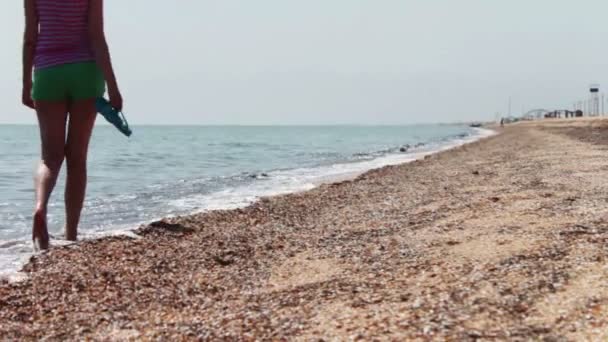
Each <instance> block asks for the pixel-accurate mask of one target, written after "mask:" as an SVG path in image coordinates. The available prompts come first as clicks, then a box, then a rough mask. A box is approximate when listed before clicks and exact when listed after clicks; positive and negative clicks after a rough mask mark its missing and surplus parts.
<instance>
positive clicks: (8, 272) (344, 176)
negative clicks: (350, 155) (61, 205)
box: [0, 128, 496, 282]
mask: <svg viewBox="0 0 608 342" xmlns="http://www.w3.org/2000/svg"><path fill="white" fill-rule="evenodd" d="M472 131H473V132H475V134H473V135H469V136H466V137H461V138H454V139H451V140H446V141H444V142H442V143H437V146H434V147H431V148H430V149H422V150H414V151H409V152H407V153H392V154H387V155H385V156H381V157H376V158H374V159H370V160H364V161H352V162H345V163H338V164H332V165H328V166H325V167H328V168H334V167H345V166H352V167H354V169H357V170H356V171H346V170H343V171H341V172H339V173H335V174H328V175H323V176H316V177H314V178H311V179H310V180H309V181H310V186H305V185H302V184H301V185H300V186H293V187H292V189H290V190H267V191H266V192H265V193H261V194H256V195H255V198H253V199H252V198H251V197H250V196H244V197H243V198H242V199H240V200H237V201H235V203H234V204H226V203H224V205H222V206H211V207H208V208H203V209H196V210H192V211H190V212H188V213H184V214H180V215H175V216H168V217H156V218H152V219H149V220H146V221H143V222H140V223H136V224H131V225H128V228H126V227H124V228H112V229H106V230H105V231H98V232H88V233H85V234H84V235H83V236H82V237H81V239H80V240H79V241H78V242H75V243H74V242H69V241H65V240H63V239H52V240H51V244H52V245H53V247H64V246H68V245H78V244H79V243H80V242H81V241H90V240H97V239H104V238H113V237H117V236H126V237H131V238H136V237H135V236H136V231H137V230H138V229H140V228H141V227H142V226H147V225H150V224H152V223H154V222H156V221H162V220H163V219H167V218H174V217H184V216H189V215H196V214H200V213H205V212H209V211H213V210H235V209H242V208H245V207H247V206H250V205H253V204H254V203H255V202H258V201H259V200H260V199H262V198H267V197H274V196H283V195H288V194H293V193H300V192H306V191H309V190H312V189H314V188H316V187H318V186H321V185H324V184H332V183H339V182H343V181H347V180H353V179H355V178H357V177H358V176H360V175H362V174H364V173H366V172H369V171H371V170H375V169H378V168H382V167H385V166H389V165H401V164H406V163H410V162H412V161H415V160H419V159H422V158H424V157H426V156H427V155H432V154H436V153H441V152H443V151H446V150H449V149H453V148H457V147H459V146H462V145H464V144H469V143H472V142H475V141H478V140H480V139H484V138H487V137H490V136H492V135H494V134H496V133H495V131H494V130H492V129H491V128H473V129H472ZM364 164H369V166H366V167H362V165H364ZM208 196H213V194H209V195H208ZM133 227H135V228H133ZM0 242H1V243H3V245H6V246H9V245H15V246H23V245H24V244H25V246H26V247H27V246H28V245H29V241H25V242H24V241H22V240H19V239H15V240H6V241H0ZM36 255H37V254H36V253H34V254H32V253H27V254H23V255H18V256H17V257H15V258H14V259H13V262H12V263H13V265H15V266H14V267H12V268H9V269H2V270H0V281H2V280H7V281H9V282H15V281H23V280H24V279H25V277H24V274H22V268H23V267H24V266H26V265H27V263H28V262H29V260H30V259H31V258H32V257H36Z"/></svg>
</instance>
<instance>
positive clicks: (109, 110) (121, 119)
mask: <svg viewBox="0 0 608 342" xmlns="http://www.w3.org/2000/svg"><path fill="white" fill-rule="evenodd" d="M95 107H96V109H97V112H98V113H99V114H101V115H103V117H104V118H106V120H107V121H108V122H109V123H111V124H112V125H114V127H116V128H118V130H119V131H120V132H121V133H122V134H124V135H126V136H127V137H130V136H131V134H132V133H133V131H131V128H129V123H128V122H127V118H125V115H124V114H123V113H122V112H119V111H117V110H116V109H114V107H112V105H111V104H110V102H108V100H106V99H104V98H103V97H99V98H97V100H96V101H95Z"/></svg>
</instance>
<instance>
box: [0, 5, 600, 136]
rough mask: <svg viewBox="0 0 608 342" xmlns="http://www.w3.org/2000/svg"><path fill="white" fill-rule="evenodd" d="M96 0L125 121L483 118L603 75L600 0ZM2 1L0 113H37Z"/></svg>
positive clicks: (10, 9)
mask: <svg viewBox="0 0 608 342" xmlns="http://www.w3.org/2000/svg"><path fill="white" fill-rule="evenodd" d="M105 6H106V20H105V21H106V31H107V38H108V41H109V44H110V49H111V52H112V55H113V59H114V64H115V69H116V72H117V74H118V78H119V82H120V84H121V88H122V91H123V96H124V98H125V113H126V114H127V116H128V118H129V121H130V123H132V124H133V125H140V126H141V125H149V124H154V125H164V124H173V125H243V126H247V125H256V126H260V125H262V126H264V125H332V124H354V125H391V124H415V123H433V122H437V123H450V122H465V121H487V120H492V119H494V117H495V114H496V113H497V112H500V113H502V114H503V115H506V112H507V111H508V99H509V97H511V99H512V112H513V113H514V114H519V113H520V112H521V111H522V110H529V109H534V108H547V109H554V108H555V109H558V108H559V109H561V108H563V109H566V108H567V109H571V108H572V106H573V104H574V102H575V101H578V100H581V99H584V98H586V96H587V88H588V86H589V84H591V83H600V84H606V85H607V86H608V81H607V82H603V81H605V76H603V73H602V71H603V69H605V68H606V66H607V64H608V62H607V61H606V60H605V58H604V56H606V55H608V47H607V46H606V45H605V44H604V36H605V35H606V33H608V28H606V25H604V24H603V20H604V17H605V16H606V15H605V14H604V13H607V11H608V3H603V2H601V1H599V0H593V1H589V0H587V1H582V2H578V3H576V4H574V3H570V2H568V3H565V2H555V1H549V0H538V1H535V2H534V3H531V2H526V1H523V0H514V1H510V2H508V3H507V2H501V3H488V2H487V1H483V0H462V1H458V2H454V1H448V0H430V1H424V2H422V1H408V0H379V1H376V2H373V3H372V2H367V1H363V0H334V1H331V2H327V1H320V0H310V1H307V2H298V3H294V2H289V3H288V2H284V1H283V2H281V1H278V0H272V1H270V0H265V1H264V0H263V1H259V2H255V3H253V2H246V1H244V0H226V1H222V2H215V1H208V0H204V1H196V2H195V1H184V2H182V3H180V4H179V5H170V4H168V3H167V2H165V1H158V0H147V1H144V0H130V1H129V2H114V1H106V2H105ZM0 9H1V11H0V19H1V20H2V22H3V23H4V24H5V25H6V26H5V27H6V28H7V29H6V30H5V32H7V33H5V34H3V35H1V36H0V44H2V46H3V50H4V51H6V52H5V53H3V54H2V55H1V56H0V74H2V75H3V76H4V77H3V78H2V79H1V80H0V91H2V97H0V106H1V108H2V110H0V124H2V123H18V124H34V123H35V115H34V113H33V112H31V111H29V110H27V109H26V108H24V107H22V106H21V105H20V93H21V89H20V86H21V80H20V79H21V39H22V32H23V9H22V1H17V2H13V1H11V2H4V3H2V4H1V5H0ZM159 23H160V24H159ZM600 76H601V77H600ZM602 92H603V90H602Z"/></svg>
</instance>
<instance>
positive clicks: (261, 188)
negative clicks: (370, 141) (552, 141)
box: [0, 128, 496, 281]
mask: <svg viewBox="0 0 608 342" xmlns="http://www.w3.org/2000/svg"><path fill="white" fill-rule="evenodd" d="M474 131H475V134H473V135H470V136H466V137H462V138H459V139H454V140H450V141H446V142H444V143H437V144H435V145H431V146H425V147H423V148H421V149H414V150H413V151H411V152H409V153H395V154H388V155H384V156H382V157H379V158H375V159H371V160H364V161H356V162H348V163H340V164H333V165H327V166H321V167H314V168H300V169H293V170H282V171H274V172H269V173H268V177H264V178H262V179H259V180H257V181H256V182H253V183H252V184H248V185H243V186H237V187H233V188H227V189H223V190H221V191H217V192H213V193H210V194H205V195H194V196H189V197H185V198H181V199H178V200H172V201H169V202H168V204H167V205H168V206H171V207H174V208H175V209H176V210H179V211H181V212H192V213H197V212H204V211H209V210H218V209H236V208H241V207H245V206H247V205H250V204H251V203H253V202H255V201H256V200H258V199H259V198H261V197H268V196H276V195H282V194H288V193H294V192H299V191H306V190H310V189H312V188H314V187H315V186H318V185H319V184H323V183H331V182H336V181H341V180H346V179H352V178H355V177H357V176H359V175H361V174H363V173H365V172H367V171H369V170H372V169H377V168H381V167H384V166H388V165H398V164H403V163H407V162H411V161H414V160H418V159H421V158H424V157H425V156H427V155H430V154H433V153H438V152H441V151H445V150H448V149H451V148H455V147H458V146H461V145H464V144H467V143H471V142H474V141H477V140H479V139H482V138H485V137H489V136H492V135H494V134H496V133H495V132H494V131H491V130H487V129H480V128H476V129H474ZM158 219H160V218H155V219H154V220H150V221H148V222H152V221H155V220H158ZM145 223H147V222H142V224H145ZM135 226H136V225H133V224H129V225H124V226H116V225H114V226H112V227H98V228H97V229H94V230H92V231H88V232H85V233H84V234H83V235H82V238H84V239H96V238H102V237H106V236H117V235H119V236H127V237H131V238H135V239H136V238H138V236H137V235H136V234H135V233H133V227H135ZM51 244H52V245H55V246H61V245H69V244H71V243H70V242H68V241H64V240H57V239H52V240H51ZM31 256H32V244H31V241H29V240H28V239H25V238H24V239H15V240H9V241H1V240H0V279H7V280H9V281H21V280H23V279H24V275H23V274H22V273H20V272H18V270H20V269H21V267H23V265H24V264H25V263H26V262H27V261H28V260H29V258H30V257H31Z"/></svg>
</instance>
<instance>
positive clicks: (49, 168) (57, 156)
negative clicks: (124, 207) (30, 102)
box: [32, 101, 67, 249]
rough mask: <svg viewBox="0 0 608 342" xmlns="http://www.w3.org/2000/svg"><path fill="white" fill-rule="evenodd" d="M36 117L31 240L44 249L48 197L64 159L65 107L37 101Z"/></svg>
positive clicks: (46, 234) (45, 247)
mask: <svg viewBox="0 0 608 342" xmlns="http://www.w3.org/2000/svg"><path fill="white" fill-rule="evenodd" d="M36 114H37V116H38V126H39V128H40V141H41V160H40V163H39V165H38V170H37V172H36V177H35V188H36V208H35V211H34V222H33V227H32V239H33V240H34V242H35V243H37V244H38V245H39V247H40V248H41V249H47V248H48V244H49V236H48V231H47V226H46V214H47V208H48V203H49V198H50V197H51V192H52V191H53V188H54V187H55V183H56V182H57V176H58V175H59V170H60V169H61V164H62V163H63V159H64V156H65V131H66V120H67V104H66V103H64V102H46V101H37V102H36ZM36 240H37V241H36Z"/></svg>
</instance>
